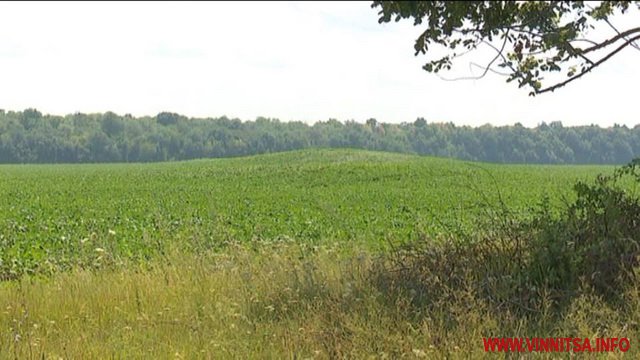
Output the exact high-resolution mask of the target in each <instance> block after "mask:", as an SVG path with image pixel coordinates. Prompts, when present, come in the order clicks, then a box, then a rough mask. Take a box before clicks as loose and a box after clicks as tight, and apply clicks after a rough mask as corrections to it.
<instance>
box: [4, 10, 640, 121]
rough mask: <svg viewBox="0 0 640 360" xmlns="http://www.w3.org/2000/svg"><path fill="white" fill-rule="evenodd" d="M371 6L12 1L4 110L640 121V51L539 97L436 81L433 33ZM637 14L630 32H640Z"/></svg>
mask: <svg viewBox="0 0 640 360" xmlns="http://www.w3.org/2000/svg"><path fill="white" fill-rule="evenodd" d="M370 4H371V3H370V2H272V3H270V2H228V3H225V2H62V3H60V2H58V3H54V2H42V3H37V2H24V3H23V2H0V109H5V110H23V109H26V108H36V109H38V110H40V111H41V112H43V113H49V114H55V115H65V114H69V113H75V112H83V113H94V112H105V111H113V112H116V113H118V114H121V115H123V114H127V113H129V114H132V115H134V116H145V115H151V116H153V115H155V114H157V113H159V112H161V111H170V112H176V113H180V114H183V115H186V116H190V117H219V116H223V115H225V116H227V117H230V118H239V119H242V120H254V119H255V118H256V117H259V116H264V117H270V118H278V119H280V120H281V121H304V122H306V123H313V122H316V121H325V120H328V119H330V118H334V119H338V120H340V121H346V120H355V121H357V122H364V121H366V119H368V118H376V119H377V120H378V121H380V122H387V123H402V122H412V121H414V120H415V119H416V118H417V117H424V118H425V119H426V120H427V121H429V122H453V123H455V124H456V125H471V126H480V125H483V124H487V123H490V124H493V125H497V126H499V125H511V124H514V123H516V122H519V123H521V124H523V125H525V126H528V127H533V126H537V125H538V124H540V123H541V122H546V123H549V122H552V121H562V123H563V124H564V125H565V126H575V125H590V124H598V125H600V126H602V127H609V126H612V125H613V124H620V125H627V126H634V125H636V124H640V115H639V114H640V106H639V103H640V91H639V90H638V84H640V71H638V69H637V65H638V64H640V51H638V50H635V49H632V48H627V49H625V50H623V51H622V52H621V53H619V54H618V55H616V56H615V57H613V58H612V59H611V60H609V61H607V62H605V63H604V64H603V65H601V66H600V67H599V68H598V69H596V70H594V72H593V73H591V74H587V75H586V76H584V77H583V78H582V79H580V80H577V81H575V82H573V83H571V84H569V85H567V86H566V87H564V88H562V89H559V90H557V91H556V92H554V93H552V94H544V95H540V96H537V97H530V96H528V92H529V91H528V90H525V89H518V88H517V85H516V84H515V83H509V84H507V83H506V82H505V78H504V77H502V76H500V75H495V74H490V75H487V76H486V77H484V78H483V79H480V80H464V81H444V80H442V79H440V78H439V77H438V76H436V75H434V74H430V73H427V72H426V71H424V70H422V69H421V66H422V65H423V64H424V63H425V62H426V61H427V58H426V57H424V56H414V50H413V44H414V41H415V39H416V38H417V36H418V35H419V34H420V33H421V32H422V31H424V28H423V27H421V26H418V27H414V26H413V24H412V22H411V21H408V20H405V21H404V22H402V21H401V22H399V23H389V24H378V17H379V16H378V14H377V12H378V9H372V8H371V6H370ZM638 13H639V12H638V11H636V12H634V13H631V14H629V15H628V16H625V18H624V19H623V18H621V20H622V21H625V23H621V24H620V25H621V26H622V27H624V26H623V25H625V24H627V25H628V24H636V25H640V15H639V14H638ZM599 35H601V36H605V37H607V34H599ZM609 36H610V35H609ZM491 55H492V54H491V53H490V52H487V51H484V52H483V51H480V52H479V53H477V54H474V55H472V57H471V58H469V59H466V58H463V59H461V60H462V62H461V63H460V64H461V65H460V69H459V70H458V72H457V73H452V74H449V73H443V74H442V75H443V76H447V77H455V76H457V75H460V76H464V75H477V74H478V73H479V71H478V70H476V69H472V68H470V67H469V66H468V64H469V63H470V62H478V63H486V62H487V61H488V60H489V59H490V58H491Z"/></svg>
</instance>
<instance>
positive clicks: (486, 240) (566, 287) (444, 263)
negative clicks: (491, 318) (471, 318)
mask: <svg viewBox="0 0 640 360" xmlns="http://www.w3.org/2000/svg"><path fill="white" fill-rule="evenodd" d="M629 178H631V185H634V184H636V185H637V184H638V183H640V159H636V160H634V161H633V162H631V163H630V164H628V165H626V166H624V167H622V168H620V169H618V170H616V171H615V172H614V174H613V175H611V176H603V175H601V176H599V177H598V178H597V179H596V181H595V182H594V183H593V184H587V183H585V182H578V183H577V184H576V185H575V187H574V190H575V193H576V195H577V198H576V200H575V201H574V202H573V203H572V204H570V205H568V206H567V207H566V208H565V209H564V210H562V211H561V213H560V214H559V215H554V214H553V212H552V211H551V208H550V205H549V203H548V201H542V203H541V205H539V206H538V209H537V211H536V212H535V213H534V214H533V217H532V219H530V220H527V221H523V220H522V219H521V218H517V217H516V216H515V215H513V214H512V213H511V212H509V211H508V209H505V208H503V209H501V211H500V212H499V216H500V217H499V218H498V220H497V221H496V218H494V217H492V219H491V221H490V222H489V226H485V228H484V229H480V230H481V231H479V232H477V233H476V234H475V235H472V236H468V238H464V239H460V238H457V237H452V238H450V239H447V240H445V241H433V239H425V240H426V241H420V242H415V243H411V244H409V245H406V246H403V247H400V248H398V249H396V250H395V251H394V252H393V254H392V256H391V259H390V260H389V261H388V262H387V263H382V262H381V263H380V264H378V269H377V271H375V272H374V279H373V280H374V283H375V284H376V286H377V287H378V288H380V289H381V291H383V292H384V293H386V294H397V296H404V297H408V298H409V299H411V301H410V304H408V305H409V306H410V309H408V310H409V311H410V312H411V314H413V315H414V316H422V315H426V314H430V313H433V312H434V311H435V310H436V309H442V308H443V306H444V307H445V308H446V307H447V304H450V303H453V302H456V303H458V304H459V300H460V299H459V297H460V294H468V295H469V296H470V297H469V301H468V304H469V306H470V307H471V306H477V302H478V300H480V301H481V302H483V303H484V304H486V305H487V306H488V307H489V308H490V309H491V310H492V311H505V310H506V311H508V312H511V313H514V314H521V315H534V314H535V315H537V314H540V313H542V312H545V313H547V312H549V311H550V310H552V311H554V312H555V313H556V314H558V315H559V314H560V313H561V312H562V309H564V308H566V306H568V305H569V304H571V303H572V301H573V300H574V299H575V298H577V297H579V296H582V295H585V294H587V293H588V294H589V296H596V297H600V298H602V299H603V301H605V302H608V303H611V304H615V303H623V299H622V296H623V293H624V290H625V288H627V286H628V285H633V284H634V281H635V276H634V273H636V272H635V271H634V269H635V268H636V267H637V266H638V260H639V255H640V247H639V245H638V244H639V241H640V201H639V200H638V197H637V195H636V194H634V193H631V192H629V191H628V190H625V188H626V189H629V188H632V187H630V186H628V185H629V183H628V181H627V180H628V179H629ZM625 182H626V183H625ZM623 185H624V186H623ZM458 236H459V235H458ZM389 301H395V300H394V299H393V297H391V298H390V299H389ZM451 318H455V317H451ZM444 321H445V322H446V321H447V319H444ZM452 325H455V324H452Z"/></svg>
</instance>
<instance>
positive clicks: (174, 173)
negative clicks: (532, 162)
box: [0, 150, 613, 277]
mask: <svg viewBox="0 0 640 360" xmlns="http://www.w3.org/2000/svg"><path fill="white" fill-rule="evenodd" d="M612 169H613V167H606V166H514V165H489V164H477V163H465V162H461V161H454V160H445V159H438V158H424V157H417V156H406V155H396V154H387V153H376V152H367V151H351V150H317V151H297V152H291V153H280V154H273V155H261V156H254V157H249V158H238V159H220V160H202V161H188V162H179V163H161V164H124V165H122V164H118V165H115V164H114V165H22V166H21V165H18V166H0V176H1V178H0V179H1V182H0V204H1V205H0V261H1V262H0V276H3V277H12V276H16V275H20V274H22V273H23V272H52V271H57V270H60V269H67V268H69V267H71V266H74V265H81V266H88V265H98V264H97V263H95V262H96V259H98V258H104V257H105V256H104V253H108V254H110V255H111V256H112V257H114V258H115V259H120V260H125V259H133V260H139V259H146V258H148V257H150V256H152V255H153V254H155V253H158V252H159V251H164V250H166V247H167V246H178V247H188V248H194V247H195V248H196V250H202V249H203V248H204V249H210V248H216V247H220V246H222V245H223V244H225V243H227V242H230V241H234V242H235V241H237V242H256V241H281V240H287V241H294V242H300V243H311V244H319V243H323V244H326V243H327V242H329V243H333V242H339V243H353V242H355V243H358V244H366V245H367V246H371V247H379V246H385V245H386V244H387V243H388V242H389V241H392V242H402V241H411V240H415V239H419V238H423V237H424V236H425V235H426V236H437V235H438V234H440V233H446V232H448V231H450V230H451V229H464V228H471V226H470V225H469V224H470V223H471V222H472V221H473V219H474V216H476V215H477V214H478V213H480V212H482V211H483V210H484V209H486V208H487V207H492V206H495V205H496V204H499V202H500V199H502V201H503V202H504V203H505V204H506V205H507V206H508V207H509V208H510V209H512V210H514V211H521V212H524V213H525V214H526V212H527V210H528V209H529V208H530V207H532V206H534V205H535V204H536V203H537V202H539V201H540V199H541V198H542V197H543V196H545V195H546V196H549V197H550V198H551V199H552V201H553V202H554V203H556V204H560V203H561V201H562V200H563V198H565V197H571V185H572V184H573V182H574V181H575V180H576V179H592V178H594V177H595V176H596V175H597V174H598V173H601V172H602V173H607V172H611V171H612Z"/></svg>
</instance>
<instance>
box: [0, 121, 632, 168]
mask: <svg viewBox="0 0 640 360" xmlns="http://www.w3.org/2000/svg"><path fill="white" fill-rule="evenodd" d="M320 147H333V148H344V147H349V148H359V149H367V150H381V151H391V152H402V153H412V154H420V155H433V156H442V157H452V158H458V159H463V160H474V161H487V162H498V163H542V164H624V163H627V162H629V161H630V160H631V159H633V158H634V157H637V156H638V155H640V125H636V126H635V127H633V128H629V127H627V126H619V125H614V126H613V127H610V128H601V127H599V126H596V125H590V126H577V127H565V126H563V125H562V123H561V122H551V123H549V124H546V123H541V124H540V125H538V126H537V127H535V128H526V127H524V126H522V125H521V124H515V125H512V126H491V125H484V126H480V127H470V126H456V125H454V124H453V123H433V122H428V121H427V120H425V119H424V118H418V119H416V120H415V121H413V122H406V123H402V124H387V123H382V122H378V121H377V120H376V119H369V120H367V121H366V123H364V124H363V123H358V122H355V121H346V122H340V121H338V120H335V119H330V120H328V121H319V122H316V123H314V124H313V125H309V124H306V123H303V122H299V121H294V122H281V121H279V120H277V119H269V118H262V117H260V118H257V119H256V120H255V121H241V120H239V119H229V118H227V117H225V116H223V117H219V118H187V117H185V116H182V115H179V114H175V113H170V112H162V113H160V114H158V115H156V116H153V117H152V116H144V117H133V116H131V115H128V114H127V115H118V114H115V113H113V112H106V113H99V114H83V113H75V114H69V115H66V116H56V115H43V114H42V113H41V112H39V111H38V110H36V109H26V110H24V111H4V110H0V163H92V162H151V161H170V160H187V159H196V158H215V157H232V156H244V155H253V154H261V153H269V152H278V151H287V150H296V149H304V148H320Z"/></svg>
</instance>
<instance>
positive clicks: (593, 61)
mask: <svg viewBox="0 0 640 360" xmlns="http://www.w3.org/2000/svg"><path fill="white" fill-rule="evenodd" d="M372 7H373V8H380V11H379V15H380V18H379V20H378V21H379V22H380V23H387V22H390V21H391V20H392V19H393V20H395V21H400V20H402V19H409V18H410V19H413V21H414V25H416V26H417V25H422V24H424V25H426V30H425V31H424V32H423V33H422V34H421V35H420V36H419V37H418V39H417V40H416V42H415V46H414V47H415V54H416V55H418V54H421V53H422V54H427V53H429V54H430V53H431V52H432V50H433V49H432V47H433V46H434V45H440V46H442V47H443V48H444V49H445V50H446V55H444V56H442V57H440V56H435V57H434V58H432V59H430V60H429V61H428V62H427V63H426V64H425V65H424V66H423V68H424V69H425V70H426V71H428V72H432V73H438V72H440V71H441V70H451V68H452V65H453V62H454V60H455V59H456V58H459V57H461V56H462V55H464V54H466V53H469V52H472V51H474V50H477V49H479V47H480V46H481V45H486V46H488V47H489V48H491V49H492V50H493V51H494V52H495V54H494V55H493V57H492V58H491V59H490V61H489V62H488V63H486V64H484V65H482V68H483V70H484V72H483V73H482V74H481V75H480V76H478V77H476V78H481V77H483V76H485V75H486V74H487V72H488V71H493V72H500V73H503V74H505V75H506V76H508V77H507V82H512V81H514V80H515V81H517V82H518V85H519V87H520V88H522V87H528V88H530V89H531V92H530V93H529V94H530V95H532V96H535V95H536V94H542V93H545V92H550V91H551V92H552V91H554V90H556V89H558V88H560V87H563V86H565V85H567V84H568V83H570V82H572V81H574V80H576V79H579V78H580V77H582V76H583V75H585V74H587V73H589V72H590V71H591V70H593V69H595V68H596V67H598V66H599V65H601V64H602V63H604V62H605V61H607V60H609V59H610V58H611V57H613V56H614V55H616V54H618V53H619V52H620V51H621V50H623V49H625V48H627V47H632V48H635V49H636V50H640V46H639V44H640V41H638V40H640V22H638V23H637V24H634V25H632V26H627V28H625V29H620V28H619V27H618V26H616V25H615V24H614V23H613V19H614V18H615V17H616V16H618V17H619V16H622V15H623V14H630V13H631V12H634V11H635V12H636V14H637V12H638V10H639V9H640V1H602V2H595V3H593V2H584V1H575V2H574V1H535V2H533V1H531V2H530V1H518V2H514V1H464V2H463V1H417V2H409V1H374V2H373V4H372ZM639 19H640V17H639ZM600 29H604V30H607V31H608V33H607V32H603V31H599V30H600ZM602 34H605V35H604V36H603V35H602ZM494 66H498V67H500V68H502V69H501V70H499V71H497V70H496V69H495V68H493V67H494ZM553 73H555V76H554V75H552V74H553ZM558 74H559V75H560V76H558ZM546 77H551V79H547V78H546Z"/></svg>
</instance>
